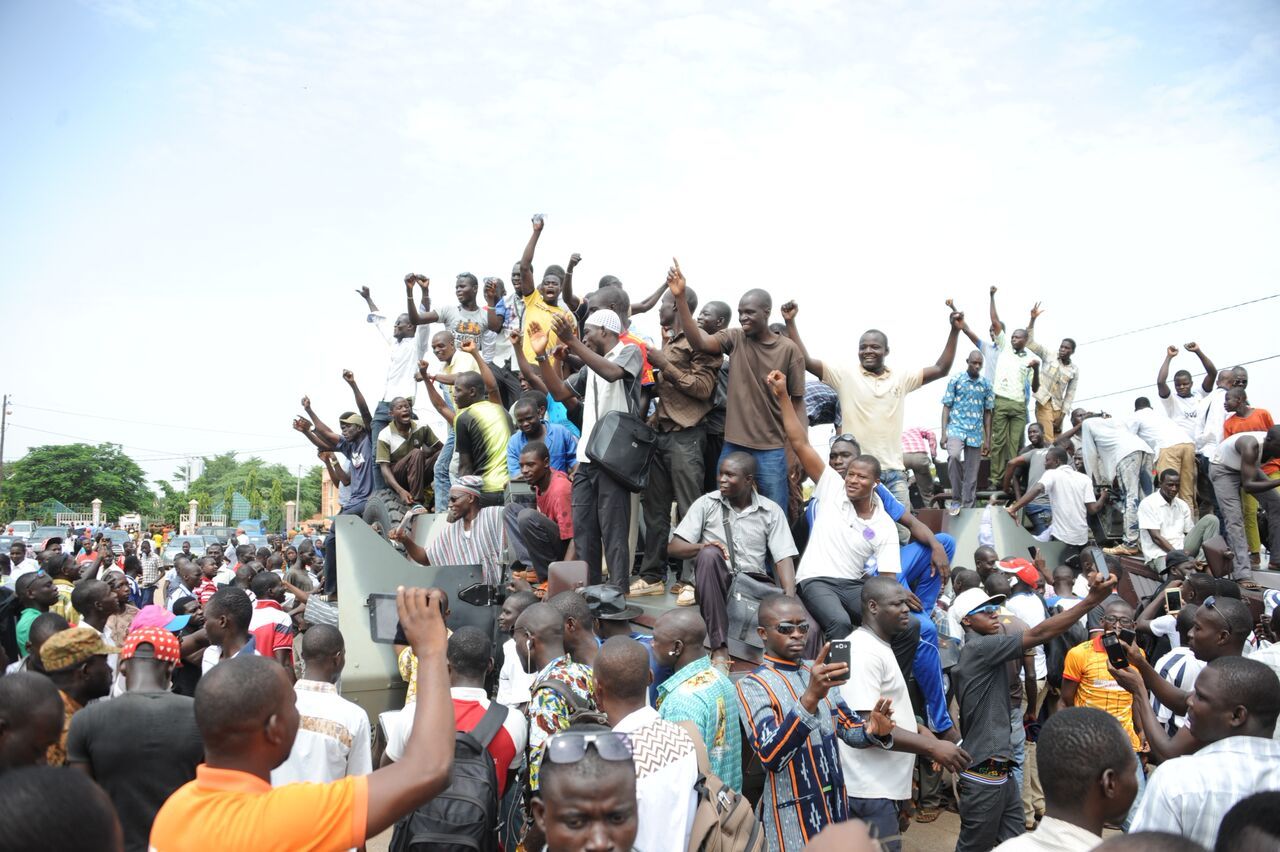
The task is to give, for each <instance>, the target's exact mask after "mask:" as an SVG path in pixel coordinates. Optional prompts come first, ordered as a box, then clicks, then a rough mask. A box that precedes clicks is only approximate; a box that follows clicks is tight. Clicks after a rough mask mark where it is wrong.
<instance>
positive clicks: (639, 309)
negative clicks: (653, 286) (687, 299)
mask: <svg viewBox="0 0 1280 852" xmlns="http://www.w3.org/2000/svg"><path fill="white" fill-rule="evenodd" d="M666 292H667V282H665V281H663V282H662V286H661V287H659V288H658V289H657V290H654V291H653V292H652V293H650V294H649V295H648V296H646V297H645V298H644V299H642V300H641V301H639V302H635V303H633V304H632V305H631V316H635V315H636V314H644V313H648V312H649V311H651V310H653V308H654V306H655V305H657V304H658V302H661V301H662V294H663V293H666Z"/></svg>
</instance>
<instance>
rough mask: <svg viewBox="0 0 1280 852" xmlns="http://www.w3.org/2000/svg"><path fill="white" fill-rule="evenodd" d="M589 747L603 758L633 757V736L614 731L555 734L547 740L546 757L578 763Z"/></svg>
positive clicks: (626, 758) (551, 759) (623, 758)
mask: <svg viewBox="0 0 1280 852" xmlns="http://www.w3.org/2000/svg"><path fill="white" fill-rule="evenodd" d="M588 748H594V749H595V750H596V754H598V755H600V758H601V759H602V760H611V761H618V760H630V759H631V738H630V737H628V736H627V735H626V734H619V733H616V732H614V731H604V732H602V733H599V734H574V733H560V734H555V735H553V736H552V737H551V739H549V740H547V747H546V757H547V759H548V760H550V761H551V762H552V763H561V764H564V763H577V762H578V761H580V760H582V758H584V757H586V756H587V749H588Z"/></svg>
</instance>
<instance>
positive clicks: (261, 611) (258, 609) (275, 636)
mask: <svg viewBox="0 0 1280 852" xmlns="http://www.w3.org/2000/svg"><path fill="white" fill-rule="evenodd" d="M249 632H250V633H251V634H252V635H253V638H254V641H255V644H256V645H257V647H258V653H259V654H262V655H263V656H264V657H271V656H275V653H276V651H288V652H289V659H290V660H291V661H292V660H293V619H291V618H289V616H288V615H286V614H285V611H284V609H283V608H282V607H281V606H280V604H279V603H277V602H276V601H272V600H260V601H256V602H255V603H254V605H253V617H252V618H251V619H249Z"/></svg>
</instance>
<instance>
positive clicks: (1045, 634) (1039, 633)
mask: <svg viewBox="0 0 1280 852" xmlns="http://www.w3.org/2000/svg"><path fill="white" fill-rule="evenodd" d="M1036 487H1037V488H1038V487H1039V485H1038V484H1037V486H1036ZM1032 490H1035V489H1032ZM1118 582H1119V578H1118V577H1116V575H1114V574H1110V575H1108V576H1106V577H1103V576H1102V575H1101V574H1094V575H1093V578H1092V579H1091V580H1090V581H1089V594H1087V595H1085V598H1084V600H1082V601H1080V602H1079V603H1077V604H1076V605H1075V606H1073V607H1071V609H1066V610H1063V611H1062V612H1060V613H1058V614H1056V615H1051V616H1049V617H1048V618H1046V619H1045V620H1044V621H1042V622H1040V623H1039V624H1037V625H1036V626H1035V627H1032V628H1031V629H1030V630H1027V631H1026V632H1024V633H1023V634H1022V647H1023V648H1034V647H1035V646H1037V645H1043V644H1044V643H1045V642H1048V641H1049V640H1050V639H1052V638H1054V637H1055V636H1061V635H1062V634H1063V633H1066V632H1067V631H1068V630H1070V629H1071V625H1073V624H1075V623H1076V622H1077V621H1079V620H1080V619H1081V618H1082V617H1084V616H1085V615H1088V614H1089V610H1091V609H1093V608H1094V607H1095V606H1097V605H1098V604H1100V603H1102V602H1103V601H1105V600H1106V599H1107V596H1108V595H1110V594H1111V591H1112V589H1114V588H1115V587H1116V583H1118Z"/></svg>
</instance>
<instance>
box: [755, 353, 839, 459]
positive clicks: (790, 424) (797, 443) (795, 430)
mask: <svg viewBox="0 0 1280 852" xmlns="http://www.w3.org/2000/svg"><path fill="white" fill-rule="evenodd" d="M765 381H766V382H767V383H768V384H769V390H771V391H773V395H774V396H776V397H777V398H778V408H780V409H782V425H783V428H784V429H785V430H786V432H787V443H789V444H790V445H791V451H792V452H793V453H795V454H796V458H798V459H799V460H800V466H801V467H803V468H804V472H805V475H806V476H808V477H809V478H810V479H812V480H813V481H814V482H817V481H818V480H819V479H821V478H822V474H823V471H825V470H826V469H827V463H826V462H824V461H823V460H822V456H820V455H818V452H817V451H816V450H815V449H814V448H813V447H811V446H809V435H808V433H807V431H806V430H805V427H804V426H803V425H801V423H800V419H799V418H798V417H796V412H795V409H794V408H793V407H792V406H791V404H790V403H791V397H790V396H789V395H788V393H787V377H786V376H784V375H782V372H781V371H780V370H774V371H773V372H771V373H770V374H769V375H768V376H767V377H766V378H765Z"/></svg>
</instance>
